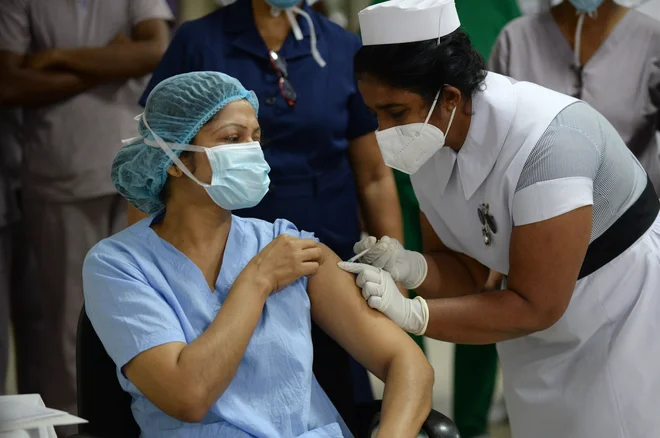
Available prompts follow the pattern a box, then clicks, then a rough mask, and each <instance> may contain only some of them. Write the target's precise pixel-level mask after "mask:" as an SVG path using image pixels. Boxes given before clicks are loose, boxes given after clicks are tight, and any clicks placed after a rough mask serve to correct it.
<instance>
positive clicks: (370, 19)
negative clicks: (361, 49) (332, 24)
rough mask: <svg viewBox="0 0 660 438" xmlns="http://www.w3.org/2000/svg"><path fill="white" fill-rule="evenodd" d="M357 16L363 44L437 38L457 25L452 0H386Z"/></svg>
mask: <svg viewBox="0 0 660 438" xmlns="http://www.w3.org/2000/svg"><path fill="white" fill-rule="evenodd" d="M358 17H359V19H360V32H361V33H362V44H363V45H365V46H373V45H378V44H400V43H413V42H416V41H426V40H432V39H439V38H441V37H443V36H445V35H449V34H450V33H452V32H454V31H455V30H456V29H458V28H459V26H460V25H461V22H460V20H459V19H458V12H457V11H456V4H455V3H454V0H390V1H386V2H384V3H379V4H375V5H373V6H369V7H368V8H366V9H364V10H362V11H361V12H360V14H359V15H358Z"/></svg>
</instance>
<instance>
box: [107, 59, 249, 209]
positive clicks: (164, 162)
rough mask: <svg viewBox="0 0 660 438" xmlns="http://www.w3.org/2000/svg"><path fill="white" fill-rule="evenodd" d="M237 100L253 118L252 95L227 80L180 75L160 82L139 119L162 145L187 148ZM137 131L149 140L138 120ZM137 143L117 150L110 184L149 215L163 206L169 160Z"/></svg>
mask: <svg viewBox="0 0 660 438" xmlns="http://www.w3.org/2000/svg"><path fill="white" fill-rule="evenodd" d="M241 99H246V100H247V101H248V102H249V103H250V104H251V105H252V107H253V108H254V111H255V113H257V114H258V113H259V102H258V100H257V96H256V95H255V94H254V93H253V92H252V91H248V90H246V89H245V88H244V87H243V85H241V83H240V82H239V81H238V80H236V79H234V78H232V77H231V76H228V75H226V74H224V73H218V72H211V71H203V72H193V73H185V74H181V75H177V76H173V77H171V78H169V79H166V80H164V81H163V82H161V83H159V84H158V85H157V86H156V87H155V88H154V89H153V90H152V91H151V93H150V94H149V97H148V98H147V104H146V106H145V109H144V117H146V119H147V123H148V124H149V126H150V127H151V129H153V131H154V132H155V133H156V134H157V135H158V136H160V137H161V138H162V139H163V140H165V142H168V143H181V144H189V142H190V141H191V140H192V139H193V138H194V137H195V135H197V133H198V132H199V130H200V129H201V128H202V126H204V124H205V123H206V122H208V121H209V120H210V119H211V118H212V117H213V116H214V115H215V114H217V113H218V112H219V111H220V110H222V109H223V108H224V107H225V106H227V105H228V104H230V103H231V102H234V101H237V100H241ZM138 131H139V133H140V136H141V137H142V139H145V138H146V139H150V140H153V139H154V137H153V135H151V133H150V132H149V129H147V127H146V126H145V125H144V122H143V121H142V119H140V121H139V122H138ZM142 139H141V140H138V141H136V142H134V143H130V144H128V145H126V146H124V147H123V148H122V149H121V150H120V151H119V153H118V154H117V156H116V157H115V160H114V163H113V164H112V182H113V184H114V185H115V187H116V188H117V190H118V191H119V193H121V195H122V196H123V197H124V198H126V199H127V200H128V201H129V202H130V203H131V204H133V205H134V206H135V208H137V209H138V210H140V211H142V212H144V213H148V214H151V213H156V212H158V211H160V210H162V209H163V208H164V207H165V203H164V201H163V198H162V191H163V188H164V187H165V182H166V181H167V169H168V168H169V167H170V166H171V165H172V160H171V159H170V158H169V157H168V156H167V155H166V154H165V152H163V150H162V149H161V148H158V147H152V146H149V145H147V144H145V143H144V141H142ZM173 152H174V153H175V154H177V155H180V154H181V151H177V150H174V151H173Z"/></svg>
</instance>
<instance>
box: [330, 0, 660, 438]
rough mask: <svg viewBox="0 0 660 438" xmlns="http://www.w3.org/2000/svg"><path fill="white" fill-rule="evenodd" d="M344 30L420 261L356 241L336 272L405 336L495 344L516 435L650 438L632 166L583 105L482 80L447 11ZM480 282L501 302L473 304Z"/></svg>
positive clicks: (647, 283)
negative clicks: (416, 229)
mask: <svg viewBox="0 0 660 438" xmlns="http://www.w3.org/2000/svg"><path fill="white" fill-rule="evenodd" d="M360 20H361V25H362V36H363V43H364V44H365V47H363V48H362V49H361V50H360V52H358V54H357V55H356V59H355V71H356V73H357V75H358V85H359V87H360V91H361V93H362V95H363V97H364V100H365V102H366V103H367V105H368V106H369V107H370V108H371V109H372V110H373V111H374V112H376V114H377V115H378V119H379V124H380V129H381V131H380V132H378V133H377V135H378V140H379V145H380V148H381V151H382V152H383V157H384V159H385V162H386V163H387V164H388V165H390V166H391V167H395V168H397V169H399V170H402V171H405V172H407V173H410V174H412V183H413V186H414V189H415V193H416V194H417V197H418V199H419V202H420V206H421V210H422V212H423V213H424V217H423V218H422V222H423V230H425V237H424V252H425V254H420V253H415V252H412V251H406V250H404V249H403V248H402V247H401V245H400V244H399V243H398V242H396V241H394V240H392V239H387V238H383V239H381V240H380V241H379V242H378V243H376V240H375V239H374V238H368V239H366V240H365V241H363V242H360V243H359V244H357V245H356V248H355V250H356V251H358V252H359V251H362V250H364V249H369V250H370V251H369V252H368V253H367V254H366V255H363V256H362V259H361V261H362V263H364V264H350V263H342V264H341V265H340V266H341V267H342V268H343V269H345V270H347V271H350V272H354V273H356V274H358V277H357V283H358V285H359V286H360V287H361V288H362V290H363V296H364V298H365V299H366V300H367V301H368V303H369V305H370V306H371V307H373V308H376V309H378V310H380V311H382V312H383V313H385V314H386V315H388V316H389V317H390V318H391V319H392V320H394V321H395V322H397V323H398V324H399V326H400V327H402V328H403V329H405V330H407V331H409V332H412V333H416V334H424V333H425V334H426V336H430V337H433V338H436V339H440V340H443V341H448V342H456V343H466V344H469V343H473V344H482V343H492V342H498V343H500V344H499V345H498V350H499V355H500V360H501V363H502V368H503V371H504V379H505V395H506V398H507V407H508V409H509V414H510V419H511V426H512V432H513V435H514V436H515V437H516V438H556V437H562V438H620V437H622V436H625V437H627V438H648V437H650V436H655V435H657V433H658V430H660V418H659V417H658V415H656V411H657V406H658V404H659V403H660V380H659V379H658V378H657V375H658V369H660V343H658V342H657V333H658V330H659V329H660V318H659V316H660V218H658V212H659V211H660V201H659V200H658V197H657V194H656V193H655V192H654V190H653V187H652V185H651V184H649V183H648V178H647V175H646V174H645V172H644V170H643V168H642V167H641V165H640V164H639V162H638V161H637V160H636V159H635V158H634V156H633V155H632V154H631V152H630V151H629V150H628V148H627V147H626V145H625V143H624V142H623V140H622V139H621V137H620V136H619V135H618V134H617V132H616V130H615V129H614V128H613V127H612V125H611V124H610V123H609V122H608V121H607V120H606V119H605V118H604V117H603V116H602V115H601V114H599V113H598V112H597V111H595V110H594V109H593V108H591V107H590V106H588V105H587V104H585V103H583V102H580V101H578V100H576V99H574V98H571V97H569V96H566V95H563V94H560V93H556V92H554V91H551V90H548V89H546V88H543V87H540V86H538V85H534V84H531V83H527V82H515V81H513V80H511V79H509V78H506V77H504V76H500V75H497V74H494V73H487V72H485V71H484V69H483V68H484V66H483V60H482V59H481V58H480V57H479V55H478V54H477V53H475V51H474V49H473V48H472V46H471V44H470V42H469V39H468V38H467V37H466V35H465V34H464V33H463V32H462V31H461V30H460V29H458V27H459V22H458V17H457V15H456V13H455V7H454V4H453V1H451V0H437V1H435V2H432V1H428V0H419V1H416V0H394V1H390V2H386V3H383V4H381V5H377V6H375V7H372V8H369V9H367V10H365V11H363V12H362V13H361V16H360ZM395 23H397V24H398V25H395ZM438 23H439V24H440V25H439V26H438ZM443 146H446V147H443ZM489 269H492V270H494V271H497V272H501V273H503V274H505V275H507V276H508V278H507V287H506V288H505V289H503V290H499V291H488V292H481V291H482V289H483V285H484V284H485V282H486V278H487V275H488V272H489ZM395 280H396V281H398V282H400V283H401V284H402V285H403V286H405V287H406V288H409V289H416V291H417V293H418V294H419V295H421V296H422V297H424V298H426V299H428V301H425V300H424V298H421V297H417V298H415V299H414V300H410V299H406V298H404V297H403V296H402V295H401V294H399V293H398V291H397V288H396V285H395Z"/></svg>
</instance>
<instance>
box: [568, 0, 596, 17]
mask: <svg viewBox="0 0 660 438" xmlns="http://www.w3.org/2000/svg"><path fill="white" fill-rule="evenodd" d="M569 1H570V2H571V4H572V5H573V7H575V9H577V10H578V11H580V12H586V13H588V14H591V13H593V12H596V9H598V8H599V7H600V5H602V4H603V2H604V1H605V0H569Z"/></svg>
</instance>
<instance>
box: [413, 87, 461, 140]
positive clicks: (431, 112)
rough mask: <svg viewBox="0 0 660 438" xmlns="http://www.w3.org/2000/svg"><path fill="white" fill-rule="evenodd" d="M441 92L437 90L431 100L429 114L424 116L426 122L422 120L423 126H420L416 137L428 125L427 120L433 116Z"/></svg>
mask: <svg viewBox="0 0 660 438" xmlns="http://www.w3.org/2000/svg"><path fill="white" fill-rule="evenodd" d="M441 92H442V89H440V90H438V92H437V93H436V95H435V99H434V100H433V105H431V109H430V110H429V113H428V114H427V115H426V120H424V124H423V125H422V129H420V130H419V133H417V136H419V134H420V133H421V132H422V131H423V130H424V128H425V127H426V125H428V124H429V120H431V115H432V114H433V111H435V106H436V105H437V104H438V100H439V99H440V93H441ZM453 118H454V115H453V114H452V119H453ZM450 123H451V122H450Z"/></svg>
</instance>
